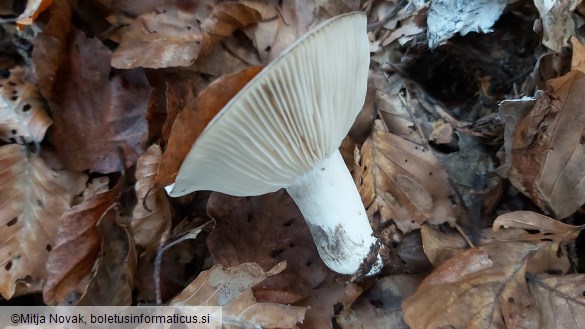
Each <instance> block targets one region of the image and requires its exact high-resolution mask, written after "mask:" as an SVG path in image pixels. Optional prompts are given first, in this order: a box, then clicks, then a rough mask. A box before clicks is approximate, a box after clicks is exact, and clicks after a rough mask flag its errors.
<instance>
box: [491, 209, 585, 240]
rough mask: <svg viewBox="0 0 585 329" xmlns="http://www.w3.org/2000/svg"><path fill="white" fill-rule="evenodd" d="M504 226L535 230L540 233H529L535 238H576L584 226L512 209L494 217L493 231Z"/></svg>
mask: <svg viewBox="0 0 585 329" xmlns="http://www.w3.org/2000/svg"><path fill="white" fill-rule="evenodd" d="M502 227H504V228H510V227H512V228H521V229H524V230H537V231H540V233H541V234H540V235H537V234H530V235H531V236H532V237H533V238H537V239H544V238H546V239H559V240H562V241H564V240H573V239H576V238H577V236H578V235H579V233H580V232H581V230H582V229H583V228H584V226H573V225H569V224H565V223H562V222H559V221H557V220H554V219H552V218H550V217H548V216H544V215H541V214H538V213H535V212H532V211H513V212H509V213H505V214H503V215H500V216H498V217H497V218H496V220H495V221H494V224H493V231H494V232H496V231H498V230H500V229H501V228H502Z"/></svg>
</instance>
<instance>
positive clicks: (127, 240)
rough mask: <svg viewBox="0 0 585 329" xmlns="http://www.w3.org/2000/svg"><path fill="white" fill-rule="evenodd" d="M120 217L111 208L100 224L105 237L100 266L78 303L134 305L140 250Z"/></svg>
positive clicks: (99, 226)
mask: <svg viewBox="0 0 585 329" xmlns="http://www.w3.org/2000/svg"><path fill="white" fill-rule="evenodd" d="M117 220H118V218H117V215H116V210H115V209H113V208H111V209H110V210H109V211H108V212H107V213H106V214H105V215H104V216H103V217H102V219H101V220H100V221H99V224H98V225H97V227H98V229H99V231H100V235H101V238H102V239H101V240H102V246H101V253H100V257H99V259H98V261H97V270H96V271H95V275H94V276H93V277H92V278H91V281H90V283H89V286H88V287H87V290H86V291H85V293H84V294H83V296H81V298H80V299H79V301H78V302H77V306H103V305H108V306H130V305H132V291H133V288H134V274H135V272H136V250H135V247H134V243H133V240H132V235H131V234H130V232H129V231H128V230H127V228H126V227H124V226H121V225H120V224H119V223H117Z"/></svg>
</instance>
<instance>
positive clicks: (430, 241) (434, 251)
mask: <svg viewBox="0 0 585 329" xmlns="http://www.w3.org/2000/svg"><path fill="white" fill-rule="evenodd" d="M420 232H421V236H422V242H423V248H424V251H425V254H426V255H427V257H428V258H429V261H430V262H431V264H433V266H435V267H437V266H439V265H440V264H442V263H443V262H445V261H446V260H448V259H450V258H451V257H453V255H455V254H456V253H458V252H460V251H461V250H464V249H465V248H467V247H469V245H468V244H467V242H466V241H465V238H464V237H463V236H461V234H459V233H445V232H441V231H439V230H438V229H436V228H434V227H432V226H431V225H423V227H421V229H420ZM480 233H481V237H480V239H481V240H480V241H477V242H478V244H480V245H482V244H486V243H488V242H490V241H491V240H492V236H491V232H490V231H488V230H483V231H481V232H480Z"/></svg>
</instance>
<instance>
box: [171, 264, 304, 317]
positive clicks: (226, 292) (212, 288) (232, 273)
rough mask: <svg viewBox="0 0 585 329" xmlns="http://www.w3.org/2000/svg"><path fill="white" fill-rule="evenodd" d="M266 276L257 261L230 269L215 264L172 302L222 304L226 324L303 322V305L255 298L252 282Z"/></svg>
mask: <svg viewBox="0 0 585 329" xmlns="http://www.w3.org/2000/svg"><path fill="white" fill-rule="evenodd" d="M267 277H268V275H267V273H266V272H265V271H264V270H262V268H261V267H260V266H259V265H257V264H254V263H244V264H240V265H238V266H236V267H230V268H227V269H226V268H224V267H223V266H221V265H215V266H213V267H212V268H211V269H210V270H207V271H203V272H201V273H200V274H199V276H197V278H196V279H195V280H194V281H193V282H191V283H190V284H189V286H187V288H185V290H183V292H181V293H180V294H179V295H178V296H177V297H175V298H174V299H173V300H172V301H171V302H170V305H173V306H189V305H191V306H222V321H223V327H224V328H247V327H255V326H258V327H260V328H297V326H298V324H299V323H302V322H303V318H304V316H305V311H306V309H305V308H304V307H298V306H290V305H282V304H275V303H258V302H257V301H256V300H255V298H254V296H253V294H252V290H251V288H252V286H254V285H255V284H258V283H261V282H262V281H263V280H265V279H266V278H267Z"/></svg>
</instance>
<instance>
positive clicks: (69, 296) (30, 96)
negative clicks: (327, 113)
mask: <svg viewBox="0 0 585 329" xmlns="http://www.w3.org/2000/svg"><path fill="white" fill-rule="evenodd" d="M13 3H14V2H13V1H10V4H6V5H5V4H1V5H0V13H1V14H2V15H3V16H2V17H3V19H2V21H0V44H1V45H2V47H3V49H6V51H5V52H2V53H0V139H2V143H1V145H0V153H1V154H2V156H1V157H0V165H2V170H0V180H2V182H3V184H1V187H0V202H2V207H1V208H0V209H1V210H0V214H2V215H0V220H1V221H2V223H0V237H2V238H1V239H0V240H1V242H2V243H1V244H0V255H2V259H1V265H2V266H1V267H0V293H1V294H2V296H3V297H4V298H5V299H7V300H9V301H8V302H9V303H14V301H16V300H17V299H14V298H15V297H18V296H22V295H28V294H42V298H43V300H44V302H45V303H47V304H77V305H106V304H108V305H131V304H136V303H137V302H147V303H152V302H156V303H166V302H170V303H171V304H189V305H200V304H207V305H220V306H223V312H224V323H223V325H224V327H227V328H231V327H234V328H236V327H237V328H241V327H244V328H246V327H251V326H255V327H262V328H337V327H341V328H373V327H396V328H407V327H410V328H428V327H433V328H434V327H446V326H451V327H458V328H459V327H468V328H493V327H501V328H518V327H523V328H524V327H533V328H534V327H541V328H552V327H555V328H575V327H579V326H584V325H585V323H584V321H585V320H584V319H583V317H582V316H581V315H582V314H585V312H583V305H585V304H584V303H585V300H584V299H583V296H582V293H583V290H585V288H584V282H585V278H584V277H583V273H584V271H585V266H584V265H583V264H585V263H584V262H583V255H584V254H585V253H583V248H584V247H583V238H582V236H581V231H582V228H583V226H582V225H583V224H585V220H584V219H583V213H582V206H583V204H584V203H585V199H584V198H583V195H585V193H583V191H582V190H583V188H582V185H583V184H582V181H583V172H584V171H583V170H582V167H581V163H582V162H583V161H582V159H581V158H582V153H583V147H582V144H583V136H582V131H583V130H584V128H583V125H582V121H583V115H582V113H581V112H582V111H580V104H582V103H583V102H582V99H581V98H582V97H581V95H582V94H583V92H582V89H583V72H585V71H584V70H583V67H582V66H583V58H584V57H583V56H585V55H584V54H585V53H584V49H585V48H583V45H582V44H581V43H580V40H583V28H582V27H583V22H585V19H584V15H585V9H584V8H585V7H583V4H581V3H580V2H579V1H570V0H555V1H541V0H534V1H531V0H514V1H496V2H490V3H488V2H485V1H476V2H473V1H467V2H465V1H460V2H457V3H454V2H453V3H448V2H446V1H433V2H431V1H425V0H408V1H381V0H363V1H357V0H345V1H343V0H320V1H315V2H303V3H301V2H298V1H292V0H284V1H281V2H274V1H255V0H253V1H252V0H251V1H249V0H241V1H229V2H219V1H211V2H199V1H194V0H149V1H136V0H123V1H109V0H96V1H92V2H87V3H79V2H74V1H68V0H53V1H28V2H26V6H21V8H17V7H18V6H13ZM23 4H24V2H23ZM445 9H447V10H445ZM356 10H360V11H363V12H365V13H366V15H367V16H368V30H367V33H368V38H369V41H370V51H371V59H372V61H371V65H370V73H369V81H368V93H367V97H366V102H365V104H364V107H363V109H362V112H361V113H360V115H359V116H358V118H357V120H356V123H355V125H354V127H352V129H351V131H350V133H349V135H348V137H347V138H346V139H345V140H344V142H343V144H342V154H343V157H344V160H345V163H346V165H347V166H348V169H349V170H350V172H351V173H352V175H353V177H354V180H355V182H356V186H357V187H358V188H359V191H360V194H361V197H362V200H363V202H364V206H365V207H366V209H367V213H368V216H369V219H370V224H371V225H372V227H373V229H374V232H375V235H376V236H377V238H378V239H379V240H380V241H381V242H382V243H383V244H384V247H385V248H384V250H385V253H384V255H383V257H384V262H385V265H386V266H385V267H384V269H383V270H382V272H381V273H380V274H378V275H376V276H374V277H370V278H365V279H363V280H360V281H358V282H353V283H348V282H347V277H343V276H339V275H336V274H335V273H332V272H331V271H329V270H328V269H326V268H325V267H324V265H323V264H322V262H321V261H320V259H319V257H318V254H317V253H316V250H315V246H314V242H313V241H312V239H311V237H310V235H309V234H308V228H307V227H306V224H305V223H304V220H303V218H302V216H301V214H300V213H299V211H298V209H297V208H296V206H294V204H293V203H292V202H291V201H290V199H289V198H288V196H287V195H286V193H285V192H284V191H279V192H276V193H273V194H268V195H264V196H258V197H248V198H236V197H231V196H227V195H221V194H218V193H209V192H206V191H200V192H196V193H193V194H190V195H187V196H184V197H181V198H177V199H172V198H168V197H167V196H166V194H165V191H164V190H163V189H162V188H163V187H164V186H165V185H168V184H170V183H172V182H173V180H174V177H175V175H176V173H177V171H178V170H179V168H180V165H181V162H182V160H183V159H184V157H185V155H186V154H187V152H188V150H189V149H190V147H191V145H192V144H193V143H194V142H196V140H197V137H198V136H199V134H200V133H201V132H202V131H203V130H204V129H205V126H206V124H207V123H208V122H209V121H210V120H211V119H212V118H213V116H214V115H215V114H216V113H218V112H219V111H220V110H221V108H222V107H223V106H224V105H225V104H226V103H227V102H229V100H230V99H231V98H232V97H233V95H235V94H236V93H237V92H238V91H239V90H240V89H241V88H243V87H244V86H245V85H246V83H247V82H248V81H249V80H250V79H252V78H253V77H254V75H255V74H257V73H258V71H260V70H261V69H262V67H263V66H264V65H265V64H267V63H269V62H270V61H271V60H273V59H274V58H276V57H277V56H278V55H279V54H281V53H282V51H283V50H284V49H285V48H286V47H287V46H289V45H290V44H292V43H293V42H294V41H295V40H297V39H298V38H299V37H300V36H302V35H303V34H304V33H305V32H306V31H308V30H309V29H310V28H311V27H313V26H316V25H317V24H318V23H319V22H321V21H323V20H325V19H327V18H329V17H333V16H336V15H339V14H343V13H347V12H351V11H356ZM16 24H18V27H19V28H20V30H19V29H17V28H16ZM27 26H28V27H27ZM145 68H146V69H145ZM340 69H343V68H340ZM55 151H56V152H55ZM88 176H89V177H91V178H92V180H91V183H90V184H89V185H87V186H86V182H87V180H88ZM110 182H117V183H116V184H113V183H110ZM25 224H26V225H25ZM25 249H26V252H23V250H25ZM291 303H292V304H293V305H290V304H291Z"/></svg>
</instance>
